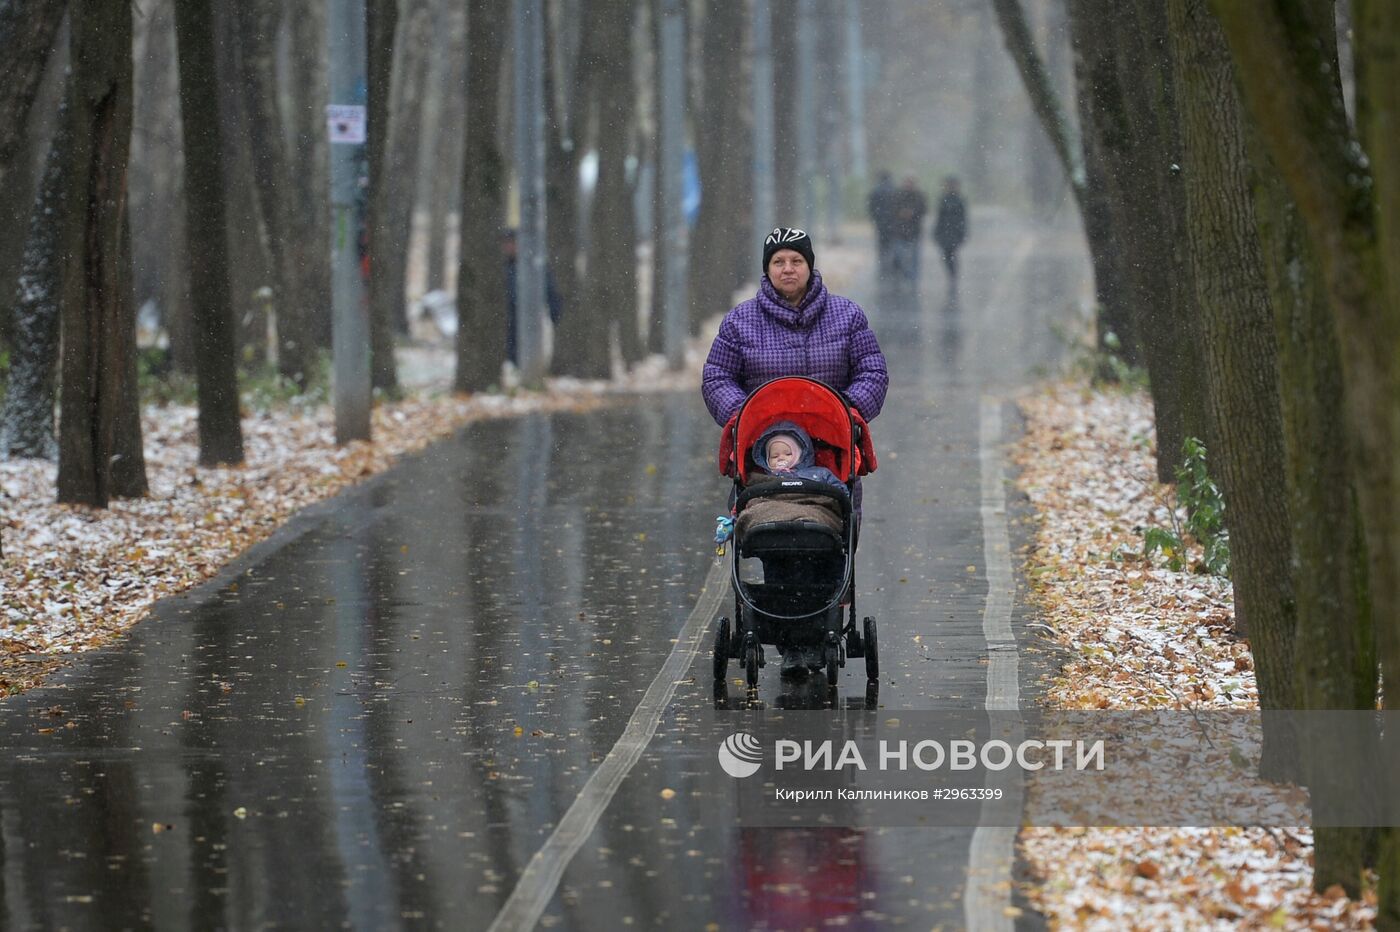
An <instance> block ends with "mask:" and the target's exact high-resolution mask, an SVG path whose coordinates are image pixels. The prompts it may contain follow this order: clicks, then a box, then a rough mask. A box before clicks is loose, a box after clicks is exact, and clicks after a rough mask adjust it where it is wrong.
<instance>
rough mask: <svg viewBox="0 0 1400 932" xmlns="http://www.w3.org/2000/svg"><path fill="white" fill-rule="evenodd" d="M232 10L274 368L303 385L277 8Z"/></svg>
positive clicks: (305, 366)
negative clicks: (270, 278)
mask: <svg viewBox="0 0 1400 932" xmlns="http://www.w3.org/2000/svg"><path fill="white" fill-rule="evenodd" d="M235 9H236V14H235V15H236V16H237V17H238V43H239V52H240V54H241V57H242V64H243V68H242V69H241V71H242V80H243V84H242V87H243V95H244V107H245V112H246V113H247V115H248V128H249V134H248V149H249V151H250V153H251V154H252V163H253V180H254V184H255V189H256V191H257V196H258V204H259V206H260V208H261V212H262V217H263V226H264V229H266V231H267V249H268V254H269V256H270V257H271V259H272V267H273V270H274V273H275V276H276V278H275V281H276V287H275V289H274V293H273V299H272V304H273V306H274V307H275V308H276V313H277V369H278V371H279V372H280V373H281V374H282V375H283V376H284V377H286V378H287V379H290V380H291V381H293V382H295V383H296V385H297V387H298V388H299V389H302V390H305V389H306V386H307V384H308V383H309V382H310V379H311V363H312V353H311V350H312V337H311V334H310V332H309V330H308V328H307V325H306V313H305V309H304V306H305V302H304V301H303V300H302V296H301V294H300V284H301V278H300V275H299V273H298V269H297V265H296V259H295V255H294V252H293V249H292V245H291V244H292V237H291V235H290V231H291V228H292V221H291V215H292V209H291V208H292V203H293V201H292V197H291V196H290V194H289V192H291V191H293V190H295V188H296V187H297V185H296V184H293V183H292V176H291V170H290V167H289V163H288V159H287V146H286V134H285V132H284V130H283V127H282V116H281V113H280V111H279V110H278V107H277V75H276V56H275V54H274V53H275V43H276V36H277V8H276V6H274V5H273V3H272V2H271V0H245V2H243V3H239V4H237V6H236V8H235Z"/></svg>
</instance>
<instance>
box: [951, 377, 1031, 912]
mask: <svg viewBox="0 0 1400 932" xmlns="http://www.w3.org/2000/svg"><path fill="white" fill-rule="evenodd" d="M980 407H981V411H980V416H979V418H978V420H979V434H980V436H979V442H978V446H979V450H978V458H979V460H980V462H981V472H982V553H983V558H984V560H985V561H986V569H987V602H986V606H985V608H984V609H983V613H982V636H983V637H984V638H985V639H986V641H987V699H986V704H985V707H986V709H987V711H989V712H993V711H997V712H1008V711H1010V712H1014V711H1016V710H1017V709H1019V707H1020V698H1021V696H1020V656H1019V654H1018V653H1017V650H1016V636H1015V634H1014V633H1013V632H1012V630H1011V609H1012V605H1013V602H1014V599H1015V584H1014V580H1013V578H1012V575H1011V540H1010V534H1009V532H1008V530H1007V526H1006V490H1005V488H1004V487H1003V484H1002V483H1003V477H1004V468H1003V464H1002V457H1001V402H1000V401H999V400H998V399H996V398H993V397H991V396H987V395H984V396H982V400H981V406H980ZM999 718H1000V719H1005V718H1006V716H1001V717H999ZM1011 718H1012V721H1013V722H1014V724H1010V725H1009V726H1008V727H1007V728H1006V730H1007V733H1006V734H1000V733H999V734H998V735H997V737H1001V738H1003V739H1007V740H1009V741H1011V742H1014V743H1019V741H1020V739H1021V737H1022V735H1021V734H1020V733H1021V732H1022V731H1023V729H1022V726H1021V724H1020V715H1019V714H1018V715H1015V716H1013V717H1011ZM987 786H988V788H991V789H1000V790H1001V791H1002V799H1001V801H1000V803H999V804H997V805H996V807H995V808H996V809H997V811H998V812H1007V811H1009V812H1012V813H1019V812H1020V811H1021V807H1022V805H1023V793H1024V791H1023V788H1022V786H1021V778H1020V776H1019V774H1016V775H1013V774H1012V772H1011V771H1009V770H1007V771H1001V772H996V773H993V774H991V775H989V777H988V780H987ZM989 808H990V807H989V806H988V804H986V803H984V804H983V813H984V814H985V813H986V812H987V811H988V809H989ZM996 821H1004V820H1001V819H998V820H996ZM1013 821H1015V820H1013ZM1016 832H1017V829H1016V827H1015V825H1014V824H1013V825H978V826H977V828H976V829H975V830H974V831H973V833H972V844H971V846H970V849H969V851H968V870H967V886H966V889H965V890H964V892H963V915H964V917H965V918H966V920H967V928H968V929H971V930H978V932H981V930H995V932H1009V930H1011V929H1013V928H1014V927H1015V923H1014V921H1013V919H1012V912H1011V865H1012V862H1013V860H1014V858H1015V854H1016Z"/></svg>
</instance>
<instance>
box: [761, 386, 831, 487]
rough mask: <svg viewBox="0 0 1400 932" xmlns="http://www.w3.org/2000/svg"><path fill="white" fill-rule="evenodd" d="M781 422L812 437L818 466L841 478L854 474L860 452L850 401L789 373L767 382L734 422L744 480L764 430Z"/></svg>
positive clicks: (827, 388)
mask: <svg viewBox="0 0 1400 932" xmlns="http://www.w3.org/2000/svg"><path fill="white" fill-rule="evenodd" d="M776 421H792V422H793V423H794V424H796V425H797V426H798V427H801V428H802V429H803V430H805V431H806V432H807V434H808V435H809V436H810V437H811V438H812V442H813V446H815V447H816V459H817V465H818V466H825V467H826V468H827V469H830V470H831V471H832V472H833V473H835V474H836V475H837V476H838V477H839V478H840V479H841V481H842V482H850V481H851V480H852V479H854V478H855V475H856V473H855V463H856V459H857V457H856V456H855V455H853V452H852V433H853V430H852V421H851V413H850V411H849V410H848V409H847V407H846V401H845V399H844V398H842V397H841V396H840V395H839V394H838V393H837V392H836V391H834V390H833V389H831V388H830V387H828V386H827V385H826V384H825V383H823V382H818V381H817V380H816V379H808V378H803V377H801V376H788V377H785V378H778V379H773V380H772V381H770V382H765V383H763V384H762V385H760V386H759V387H758V388H756V389H754V392H753V394H751V395H750V396H749V397H748V400H746V401H745V402H744V406H743V407H742V408H740V409H739V416H738V423H737V424H736V425H735V432H736V435H737V436H736V438H735V440H736V443H735V450H734V452H735V459H736V460H737V462H738V467H739V481H740V482H741V483H746V482H748V480H749V471H750V466H751V463H750V461H749V455H748V454H749V450H750V448H751V447H753V445H754V442H755V441H756V440H758V437H759V434H761V433H763V431H764V430H765V429H767V428H768V427H769V426H771V425H772V424H773V423H774V422H776Z"/></svg>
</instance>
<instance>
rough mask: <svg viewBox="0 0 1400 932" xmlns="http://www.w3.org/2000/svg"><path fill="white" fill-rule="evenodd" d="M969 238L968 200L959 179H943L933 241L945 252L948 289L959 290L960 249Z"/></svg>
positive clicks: (944, 265)
mask: <svg viewBox="0 0 1400 932" xmlns="http://www.w3.org/2000/svg"><path fill="white" fill-rule="evenodd" d="M966 239H967V202H966V201H964V200H963V197H962V194H960V193H959V192H958V179H957V178H955V177H953V176H952V175H949V176H948V177H947V178H944V179H943V197H941V198H940V199H939V201H938V217H937V219H935V220H934V222H933V241H934V242H935V243H937V244H938V248H939V249H940V250H941V251H942V253H943V267H944V268H945V269H947V270H948V291H949V292H955V291H957V290H958V250H959V249H961V248H962V244H963V242H964V241H965V240H966Z"/></svg>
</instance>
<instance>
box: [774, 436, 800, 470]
mask: <svg viewBox="0 0 1400 932" xmlns="http://www.w3.org/2000/svg"><path fill="white" fill-rule="evenodd" d="M796 465H797V447H796V446H795V445H794V444H793V443H792V441H791V440H788V439H786V438H784V437H774V438H773V439H772V440H770V441H768V468H769V469H792V468H793V467H794V466H796Z"/></svg>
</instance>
